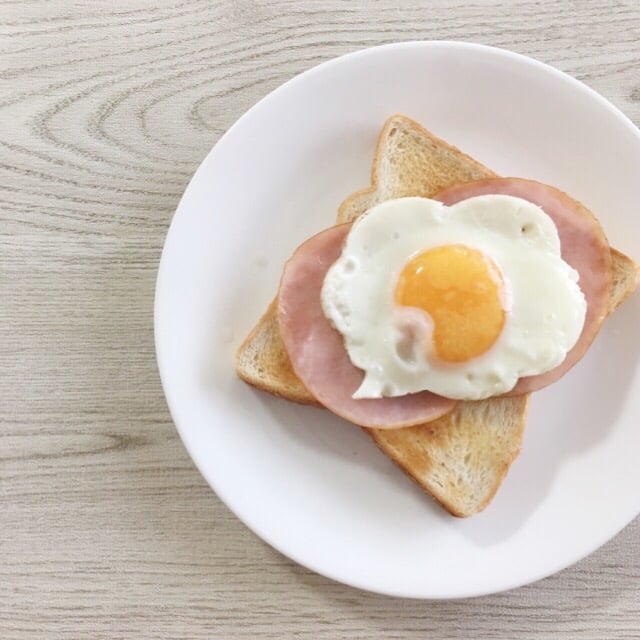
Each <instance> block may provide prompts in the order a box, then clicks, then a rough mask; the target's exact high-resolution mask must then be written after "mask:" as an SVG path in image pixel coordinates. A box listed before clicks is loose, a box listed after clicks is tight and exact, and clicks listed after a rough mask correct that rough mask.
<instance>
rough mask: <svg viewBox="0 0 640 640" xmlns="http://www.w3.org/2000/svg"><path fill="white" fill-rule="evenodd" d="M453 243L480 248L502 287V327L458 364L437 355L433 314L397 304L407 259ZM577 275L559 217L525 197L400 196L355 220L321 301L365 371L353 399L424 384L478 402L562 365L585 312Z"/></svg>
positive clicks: (401, 391) (412, 389)
mask: <svg viewBox="0 0 640 640" xmlns="http://www.w3.org/2000/svg"><path fill="white" fill-rule="evenodd" d="M451 244H463V245H466V246H468V247H470V248H472V249H477V250H479V251H481V252H482V253H483V254H484V255H485V256H487V257H488V258H490V259H491V260H492V261H493V262H494V263H495V264H496V265H497V266H498V268H499V269H500V271H501V273H502V277H503V281H504V284H505V290H504V292H503V293H504V299H503V308H505V310H506V320H505V324H504V327H503V329H502V332H501V333H500V335H499V337H498V338H497V340H496V342H495V343H494V344H493V345H492V346H491V347H490V348H489V350H487V351H486V352H485V353H484V354H482V355H481V356H478V357H476V358H473V359H471V360H469V361H466V362H461V363H446V362H443V361H441V360H439V359H438V357H437V356H436V354H435V350H434V349H433V345H432V338H431V334H432V330H433V325H432V322H431V319H430V317H429V316H428V314H426V313H425V312H424V311H422V310H419V309H416V308H411V307H403V306H399V305H397V304H396V303H395V301H394V291H395V287H396V283H397V280H398V277H399V275H400V273H401V271H402V269H403V267H404V266H405V265H406V263H407V262H408V261H409V260H410V259H411V258H412V257H414V256H415V255H416V254H418V253H421V252H423V251H427V250H429V249H431V248H434V247H437V246H441V245H451ZM578 278H579V276H578V273H577V272H576V271H575V270H574V269H573V268H572V267H571V266H569V265H568V264H567V263H566V262H565V261H564V260H562V258H561V255H560V239H559V237H558V232H557V229H556V227H555V225H554V223H553V221H552V220H551V218H550V217H549V216H548V215H547V214H546V213H545V212H544V211H543V210H542V209H541V208H540V207H538V206H536V205H534V204H532V203H530V202H528V201H526V200H523V199H521V198H515V197H513V196H506V195H484V196H478V197H475V198H469V199H467V200H464V201H462V202H460V203H458V204H456V205H453V206H451V207H447V206H445V205H443V204H442V203H440V202H437V201H434V200H429V199H426V198H416V197H412V198H399V199H395V200H389V201H387V202H384V203H382V204H379V205H377V206H375V207H373V208H372V209H370V210H369V211H368V212H367V213H366V215H364V216H363V217H361V218H360V219H359V220H358V221H357V222H356V223H355V224H354V225H353V228H352V229H351V231H350V233H349V235H348V237H347V239H346V241H345V245H344V247H343V250H342V254H341V256H340V258H339V259H338V260H337V261H336V262H335V263H334V264H333V265H332V266H331V268H330V269H329V271H328V272H327V275H326V277H325V280H324V283H323V287H322V293H321V300H322V308H323V311H324V313H325V315H326V317H327V318H328V319H329V321H330V322H331V323H332V324H333V325H334V326H335V328H336V329H337V330H338V331H339V332H340V333H341V334H342V336H343V338H344V343H345V347H346V349H347V352H348V354H349V358H350V359H351V362H352V363H353V364H354V365H355V366H356V367H358V368H360V369H362V370H363V371H364V373H365V376H364V379H363V381H362V384H361V385H360V387H359V388H358V390H357V391H356V392H355V393H354V395H353V397H354V398H380V397H384V396H401V395H405V394H408V393H414V392H418V391H424V390H427V391H432V392H434V393H437V394H439V395H442V396H446V397H449V398H454V399H460V400H478V399H482V398H487V397H490V396H493V395H498V394H501V393H506V392H507V391H509V390H510V389H512V388H513V387H514V386H515V384H516V383H517V381H518V378H520V377H523V376H530V375H536V374H539V373H544V372H545V371H548V370H550V369H552V368H554V367H555V366H557V365H558V364H560V362H562V360H563V359H564V357H565V356H566V354H567V352H568V351H569V350H570V349H571V348H572V347H573V345H574V344H575V343H576V341H577V340H578V337H579V336H580V333H581V331H582V327H583V324H584V319H585V315H586V308H587V305H586V300H585V297H584V294H583V293H582V291H581V289H580V287H579V285H578Z"/></svg>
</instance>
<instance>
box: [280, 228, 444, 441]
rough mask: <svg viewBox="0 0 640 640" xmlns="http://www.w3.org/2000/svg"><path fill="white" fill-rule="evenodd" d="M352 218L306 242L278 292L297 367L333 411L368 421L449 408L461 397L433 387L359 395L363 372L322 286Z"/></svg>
mask: <svg viewBox="0 0 640 640" xmlns="http://www.w3.org/2000/svg"><path fill="white" fill-rule="evenodd" d="M350 228H351V225H350V224H346V225H340V226H337V227H332V228H330V229H327V230H326V231H323V232H322V233H319V234H318V235H316V236H314V237H312V238H310V239H309V240H307V241H306V242H305V243H304V244H302V245H301V246H300V247H299V248H298V249H297V251H296V252H295V253H294V254H293V256H292V257H291V259H290V260H289V261H288V262H287V264H286V265H285V268H284V273H283V275H282V280H281V282H280V291H279V293H278V321H279V324H280V333H281V334H282V339H283V341H284V345H285V348H286V350H287V353H288V354H289V358H290V359H291V363H292V365H293V369H294V371H295V372H296V375H297V376H298V377H299V378H300V380H301V381H302V383H303V384H304V385H305V387H307V389H308V390H309V391H310V392H311V393H312V394H313V395H314V396H315V398H316V399H317V400H318V401H319V402H320V403H321V404H322V405H324V406H325V407H326V408H327V409H329V410H330V411H332V412H333V413H335V414H337V415H339V416H341V417H342V418H345V419H346V420H349V421H350V422H354V423H355V424H358V425H361V426H363V427H373V428H377V429H396V428H399V427H408V426H412V425H416V424H420V423H423V422H429V421H430V420H435V419H436V418H438V417H440V416H442V415H444V414H445V413H448V412H449V411H451V409H453V407H454V406H455V401H453V400H449V399H448V398H443V397H441V396H437V395H435V394H433V393H430V392H429V391H423V392H421V393H414V394H410V395H407V396H402V397H399V398H380V399H367V400H354V399H353V398H352V397H351V396H352V394H353V393H354V391H355V390H356V389H357V388H358V387H359V386H360V383H361V382H362V378H363V372H362V371H361V370H360V369H358V368H356V367H355V366H354V365H353V364H351V360H349V356H348V354H347V351H346V349H345V348H344V343H343V340H342V336H341V335H340V334H339V333H338V332H337V331H336V330H335V329H334V328H333V327H332V326H331V324H330V323H329V321H328V320H327V319H326V318H325V316H324V314H323V312H322V307H321V304H320V290H321V288H322V282H323V280H324V276H325V274H326V272H327V270H328V269H329V267H330V266H331V265H332V264H333V263H334V262H335V261H336V260H337V259H338V257H339V256H340V253H341V251H342V244H343V240H344V238H345V237H346V235H347V233H348V232H349V229H350Z"/></svg>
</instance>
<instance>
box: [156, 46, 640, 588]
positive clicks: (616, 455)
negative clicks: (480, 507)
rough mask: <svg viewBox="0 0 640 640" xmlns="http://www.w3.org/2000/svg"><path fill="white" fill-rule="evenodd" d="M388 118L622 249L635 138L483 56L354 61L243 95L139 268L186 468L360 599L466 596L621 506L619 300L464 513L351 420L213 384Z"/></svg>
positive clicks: (619, 522) (602, 108) (562, 554)
mask: <svg viewBox="0 0 640 640" xmlns="http://www.w3.org/2000/svg"><path fill="white" fill-rule="evenodd" d="M396 112H399V113H404V114H406V115H408V116H410V117H412V118H414V119H416V120H417V121H419V122H421V123H423V124H424V125H425V126H426V127H427V128H429V129H431V130H432V131H434V132H435V133H436V134H438V135H440V136H442V137H443V138H445V139H446V140H448V141H450V142H451V143H453V144H455V145H457V146H459V147H460V148H461V149H463V150H464V151H466V152H467V153H469V154H471V155H472V156H475V157H476V158H477V159H479V160H480V161H482V162H484V163H485V164H487V165H488V166H490V167H492V168H493V169H494V170H496V171H497V172H499V173H501V174H504V175H516V176H525V177H529V178H535V179H538V180H542V181H545V182H548V183H551V184H553V185H556V186H558V187H560V188H561V189H564V190H566V191H568V192H569V193H571V194H573V195H574V196H575V197H577V198H578V199H580V200H582V201H584V202H585V203H586V204H587V205H588V206H589V207H590V208H592V209H593V211H594V212H595V213H596V214H597V215H598V216H599V217H600V219H601V221H602V223H603V224H604V227H605V229H606V231H607V232H608V235H609V237H610V239H611V241H612V244H614V245H616V246H618V247H619V248H620V249H622V250H624V251H625V252H628V253H630V254H631V255H634V256H635V257H636V258H640V216H638V203H640V180H638V167H639V166H640V135H639V132H638V131H637V129H636V128H635V127H634V126H633V124H632V123H631V122H630V121H629V120H628V119H627V118H625V116H623V115H622V114H621V113H620V112H619V111H618V110H617V109H615V108H614V107H613V106H612V105H611V104H609V103H608V102H607V101H606V100H604V99H603V98H602V97H600V96H599V95H597V94H596V93H595V92H594V91H592V90H591V89H589V88H587V87H586V86H584V85H583V84H581V83H579V82H578V81H576V80H574V79H572V78H570V77H569V76H567V75H565V74H563V73H561V72H559V71H557V70H555V69H553V68H551V67H548V66H546V65H544V64H542V63H540V62H536V61H534V60H531V59H529V58H526V57H523V56H520V55H516V54H513V53H510V52H507V51H503V50H500V49H494V48H490V47H485V46H478V45H473V44H465V43H457V42H409V43H401V44H396V45H389V46H382V47H377V48H373V49H368V50H365V51H360V52H358V53H354V54H351V55H347V56H344V57H342V58H338V59H336V60H333V61H331V62H328V63H325V64H322V65H320V66H319V67H316V68H314V69H311V70H310V71H308V72H306V73H303V74H302V75H300V76H298V77H296V78H294V79H293V80H291V81H289V82H287V83H286V84H284V85H283V86H282V87H280V88H279V89H277V90H276V91H274V92H273V93H271V94H270V95H269V96H267V97H266V98H264V99H263V100H261V101H260V102H259V103H258V104H257V105H255V106H254V107H253V108H252V109H251V110H250V111H249V112H247V113H246V114H245V115H244V116H243V117H242V118H240V120H239V121H238V122H237V123H236V124H235V125H234V126H233V127H232V128H231V129H230V130H229V131H228V132H227V133H226V134H225V135H224V136H223V138H222V139H221V140H220V141H219V142H218V144H216V146H215V147H214V149H213V150H212V151H211V153H210V154H209V155H208V156H207V158H206V159H205V160H204V162H203V163H202V165H201V166H200V168H199V169H198V171H197V173H196V174H195V176H194V178H193V180H192V181H191V184H190V185H189V187H188V189H187V191H186V193H185V194H184V197H183V198H182V201H181V202H180V205H179V207H178V210H177V212H176V215H175V217H174V219H173V222H172V224H171V228H170V230H169V233H168V236H167V240H166V244H165V247H164V253H163V255H162V261H161V264H160V269H159V274H158V282H157V290H156V304H155V331H156V349H157V354H158V362H159V367H160V373H161V376H162V382H163V385H164V389H165V393H166V396H167V400H168V403H169V407H170V409H171V413H172V415H173V418H174V420H175V423H176V425H177V427H178V430H179V432H180V435H181V437H182V439H183V441H184V443H185V445H186V447H187V449H188V450H189V452H190V454H191V455H192V457H193V459H194V460H195V462H196V464H197V465H198V468H199V469H200V471H201V472H202V474H203V475H204V477H205V478H206V479H207V481H208V482H209V484H210V485H211V487H212V488H213V489H214V490H215V491H216V493H217V494H218V495H219V496H220V498H221V499H222V500H223V501H224V502H225V503H226V504H227V505H228V506H229V508H230V509H232V510H233V512H234V513H235V514H236V515H237V516H238V517H239V518H240V519H241V520H242V521H243V522H244V523H245V524H246V525H247V526H248V527H250V528H251V529H252V530H253V531H254V532H256V533H257V534H258V535H259V536H260V537H261V538H263V539H264V540H266V541H267V542H268V543H269V544H271V545H273V546H274V547H275V548H276V549H278V550H280V551H281V552H282V553H284V554H285V555H287V556H289V557H290V558H292V559H294V560H295V561H297V562H299V563H300V564H302V565H305V566H307V567H309V568H310V569H313V570H314V571H317V572H318V573H321V574H324V575H326V576H329V577H331V578H333V579H335V580H339V581H341V582H344V583H347V584H350V585H354V586H357V587H361V588H363V589H368V590H371V591H376V592H381V593H386V594H392V595H398V596H409V597H419V598H449V597H464V596H472V595H480V594H486V593H491V592H496V591H500V590H504V589H509V588H512V587H515V586H518V585H522V584H525V583H528V582H532V581H534V580H537V579H539V578H542V577H543V576H546V575H549V574H551V573H553V572H555V571H558V570H559V569H562V568H563V567H566V566H567V565H570V564H571V563H573V562H575V561H577V560H578V559H580V558H582V557H583V556H585V555H586V554H588V553H590V552H592V551H593V550H594V549H596V548H597V547H598V546H600V545H602V544H603V543H604V542H605V541H607V540H608V539H609V538H611V537H612V536H613V535H615V534H616V533H617V532H618V531H619V530H620V529H621V528H622V527H624V526H625V525H626V524H627V523H628V522H630V521H631V520H632V519H633V518H634V516H636V514H638V512H640V464H638V451H640V428H638V423H639V422H640V376H638V339H637V327H638V316H639V312H640V296H638V295H636V296H634V297H633V298H631V299H630V300H629V301H628V302H627V303H626V304H625V305H624V307H623V308H621V309H620V310H619V312H618V313H616V314H615V315H614V317H613V318H612V319H611V320H610V321H609V322H607V324H606V326H605V327H604V329H603V331H602V333H601V334H600V336H599V337H598V339H597V341H596V343H595V345H594V346H593V347H592V349H591V350H590V351H589V353H588V355H587V356H586V357H585V358H584V360H583V361H582V362H581V363H580V364H579V365H578V366H577V367H576V368H575V369H574V370H573V371H572V372H571V373H570V374H569V375H567V376H566V377H565V378H564V379H563V380H561V381H560V382H559V383H557V384H556V385H554V386H553V387H552V388H549V389H547V390H544V391H542V392H540V393H537V394H536V395H535V397H534V401H533V406H532V409H531V415H530V419H529V424H528V427H527V430H526V435H525V440H524V446H523V451H522V454H521V456H520V457H519V459H518V460H517V461H516V462H515V464H514V465H513V467H512V469H511V471H510V473H509V475H508V476H507V478H506V481H505V482H504V484H503V486H502V488H501V489H500V491H499V493H498V495H497V497H496V498H495V500H494V502H493V503H492V504H491V505H490V506H489V508H488V509H487V510H486V511H485V512H484V513H482V514H480V515H478V516H475V517H473V518H471V519H468V520H459V519H455V518H452V517H451V516H449V515H447V514H446V513H445V512H444V511H442V510H441V509H440V508H439V507H438V506H436V505H435V504H434V503H433V502H432V501H431V500H430V499H429V498H427V497H426V496H425V495H424V494H422V493H421V492H420V491H419V490H418V489H417V488H416V487H414V485H413V484H412V483H411V482H410V481H409V480H408V479H407V478H406V477H405V476H404V475H403V473H402V472H400V471H399V470H398V469H397V468H396V467H394V465H393V464H392V463H391V462H390V461H389V460H388V459H387V458H386V457H385V456H384V455H382V454H381V453H380V452H378V450H377V449H376V448H375V446H374V445H373V444H372V442H371V441H370V440H369V438H368V437H367V436H366V435H365V434H364V433H362V432H361V431H360V430H359V429H357V428H355V427H353V426H351V425H349V424H347V423H344V422H342V421H341V420H339V419H338V418H336V417H334V416H332V415H331V414H329V413H328V412H325V411H321V410H319V409H314V408H310V407H304V406H298V405H295V404H291V403H289V402H285V401H282V400H279V399H276V398H273V397H270V396H268V395H267V394H264V393H261V392H258V391H256V390H254V389H252V388H250V387H248V386H246V385H244V384H243V383H241V382H239V381H238V380H237V379H236V377H235V374H234V364H233V356H234V351H235V349H236V347H237V345H238V344H239V343H240V341H241V340H242V339H243V338H244V336H245V335H246V333H247V332H248V331H249V330H250V328H251V327H252V326H253V324H254V323H255V322H256V320H257V319H258V317H259V316H260V315H261V314H262V312H263V311H264V310H265V308H266V305H267V304H268V302H269V301H270V300H271V298H272V297H273V295H274V293H275V291H276V287H277V283H278V279H279V275H280V271H281V268H282V265H283V263H284V261H285V260H286V258H287V257H288V256H289V255H290V253H291V252H292V251H293V250H294V249H295V247H296V246H297V245H298V244H299V243H300V242H301V241H303V240H304V239H305V238H307V237H308V236H309V235H311V234H312V233H314V232H316V231H318V230H320V229H322V228H324V227H326V226H329V225H330V224H331V223H332V221H333V219H334V216H335V212H336V209H337V206H338V204H339V203H340V201H341V200H342V199H343V198H344V197H345V196H346V195H348V194H349V193H351V192H352V191H354V190H355V189H358V188H361V187H364V186H367V185H368V184H369V171H370V166H371V160H372V153H373V149H374V145H375V141H376V137H377V135H378V132H379V130H380V128H381V126H382V124H383V122H384V120H385V119H386V118H387V117H388V116H389V115H391V114H393V113H396Z"/></svg>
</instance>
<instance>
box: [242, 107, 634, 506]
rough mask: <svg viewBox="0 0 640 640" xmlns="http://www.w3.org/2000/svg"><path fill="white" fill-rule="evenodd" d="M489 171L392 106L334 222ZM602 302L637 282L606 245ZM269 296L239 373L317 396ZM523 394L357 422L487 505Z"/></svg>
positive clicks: (440, 481) (431, 486) (289, 392)
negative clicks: (366, 179) (366, 182)
mask: <svg viewBox="0 0 640 640" xmlns="http://www.w3.org/2000/svg"><path fill="white" fill-rule="evenodd" d="M495 176H496V174H495V173H493V172H492V171H491V170H490V169H487V168H486V167H484V166H483V165H481V164H480V163H479V162H477V161H476V160H474V159H473V158H471V157H469V156H467V155H466V154H464V153H462V152H461V151H459V150H458V149H456V148H455V147H452V146H451V145H449V144H448V143H446V142H444V141H443V140H441V139H439V138H437V137H436V136H434V135H433V134H432V133H430V132H429V131H427V130H426V129H424V128H423V127H421V126H420V125H418V124H417V123H415V122H414V121H413V120H411V119H409V118H407V117H405V116H401V115H396V116H392V117H391V118H389V119H388V120H387V122H386V123H385V125H384V127H383V129H382V131H381V133H380V136H379V138H378V144H377V148H376V152H375V157H374V161H373V167H372V176H371V186H370V187H368V188H366V189H363V190H362V191H358V192H356V193H354V194H352V195H351V196H349V197H348V198H347V199H346V200H345V201H344V202H343V203H342V205H341V206H340V208H339V211H338V217H337V222H338V223H342V222H349V221H353V220H355V219H357V218H358V217H359V216H360V215H362V214H363V213H364V212H365V211H366V210H367V209H369V208H370V207H371V206H373V205H375V204H378V203H379V202H383V201H384V200H389V199H392V198H399V197H402V196H423V197H429V196H433V195H435V194H436V193H437V192H438V191H441V190H443V189H445V188H446V187H450V186H453V185H455V184H460V183H462V182H469V181H471V180H479V179H482V178H490V177H495ZM612 258H613V262H612V269H613V287H612V291H611V296H610V303H609V312H612V311H613V310H614V309H615V308H616V307H617V306H618V305H619V304H621V303H622V302H623V301H624V300H625V299H626V298H627V297H628V296H629V295H630V294H631V293H632V292H633V290H634V289H635V287H636V285H637V282H638V266H637V265H636V264H635V263H634V262H633V261H632V260H630V259H629V258H627V257H626V256H625V255H623V254H622V253H620V252H618V251H616V250H614V249H612ZM275 303H276V301H275V300H274V302H272V304H271V305H270V306H269V308H268V309H267V311H266V313H265V314H264V316H263V317H262V318H261V319H260V321H259V322H258V324H257V325H256V327H255V328H254V329H253V331H252V332H251V333H250V334H249V336H248V337H247V338H246V340H245V341H244V342H243V343H242V344H241V345H240V348H239V349H238V352H237V360H236V369H237V373H238V376H239V377H240V378H241V379H243V380H244V381H246V382H248V383H249V384H252V385H253V386H256V387H258V388H260V389H263V390H264V391H268V392H270V393H273V394H276V395H278V396H281V397H283V398H286V399H288V400H293V401H295V402H301V403H308V404H318V403H317V402H316V400H315V398H314V397H313V396H312V395H311V394H310V393H309V392H308V391H307V389H306V388H305V387H304V386H303V385H302V383H301V382H300V381H299V380H298V378H297V376H296V375H295V373H294V371H293V369H292V367H291V363H290V361H289V358H288V356H287V353H286V350H285V348H284V345H283V343H282V339H281V337H280V333H279V330H278V323H277V319H276V313H275ZM528 399H529V397H528V395H523V396H517V397H511V398H491V399H488V400H482V401H475V402H460V403H458V405H457V407H456V408H455V409H454V410H453V411H452V412H451V413H449V414H448V415H446V416H443V417H442V418H439V419H438V420H434V421H432V422H429V423H426V424H423V425H418V426H415V427H407V428H404V429H391V430H390V429H364V430H365V431H366V432H367V433H368V434H369V435H370V436H371V437H372V438H373V440H374V442H375V443H376V444H377V445H378V447H379V448H380V449H381V450H382V451H383V452H384V453H386V454H387V455H388V456H389V457H390V458H391V459H392V460H393V461H394V462H396V463H397V464H398V465H399V466H400V467H401V468H402V470H403V471H405V473H407V475H409V476H410V477H411V478H412V479H413V480H414V481H416V482H417V483H418V484H419V485H420V487H422V488H423V489H424V490H425V491H427V492H428V493H429V494H430V495H431V496H432V497H433V498H435V499H436V500H437V501H438V502H440V503H441V504H442V505H443V506H444V507H445V508H446V509H447V510H448V511H449V512H450V513H452V514H453V515H456V516H461V517H466V516H470V515H473V514H474V513H477V512H479V511H481V510H482V509H484V508H485V507H486V506H487V505H488V504H489V502H490V501H491V500H492V498H493V496H494V495H495V493H496V491H497V490H498V487H499V486H500V484H501V483H502V480H503V478H504V476H505V475H506V473H507V471H508V469H509V467H510V465H511V463H512V462H513V460H514V459H515V458H516V456H517V455H518V453H519V451H520V445H521V442H522V434H523V432H524V426H525V421H526V414H527V405H528Z"/></svg>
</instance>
